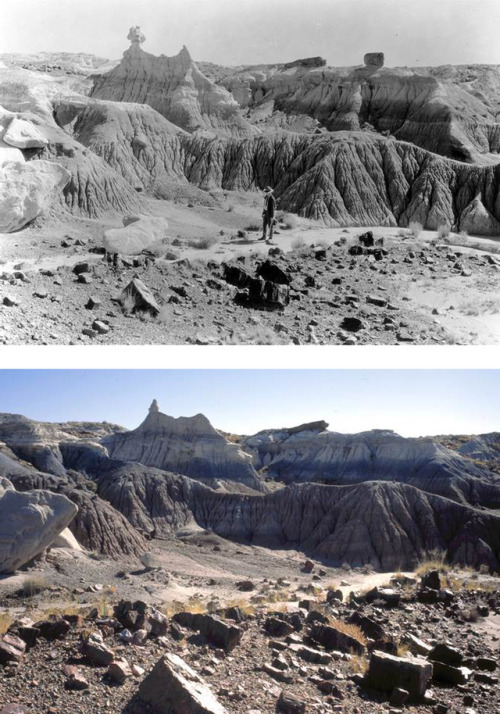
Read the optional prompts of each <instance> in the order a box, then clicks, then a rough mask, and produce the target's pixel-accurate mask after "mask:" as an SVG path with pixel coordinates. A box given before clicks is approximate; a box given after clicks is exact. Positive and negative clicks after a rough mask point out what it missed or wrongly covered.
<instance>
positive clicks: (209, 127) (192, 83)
mask: <svg viewBox="0 0 500 714" xmlns="http://www.w3.org/2000/svg"><path fill="white" fill-rule="evenodd" d="M128 39H130V40H131V42H132V44H131V46H130V48H129V49H128V50H126V51H125V52H124V53H123V59H122V61H121V62H120V64H119V65H118V66H117V67H115V68H114V69H112V70H111V71H110V72H108V73H106V74H104V75H102V76H100V77H98V78H97V79H96V81H95V84H94V88H93V90H92V92H91V96H93V97H96V98H98V99H111V100H113V101H117V102H134V103H136V104H148V105H149V106H150V107H152V108H153V109H156V111H157V112H159V113H160V114H162V115H163V116H164V117H165V118H166V119H168V120H169V121H171V122H173V123H174V124H177V126H180V127H181V128H182V129H185V130H186V131H189V132H194V131H200V130H201V131H209V132H210V133H214V132H215V133H217V134H226V135H231V136H233V135H236V136H238V135H244V134H252V133H254V132H255V129H254V128H253V127H252V126H251V125H250V124H249V123H248V122H247V121H245V119H243V117H242V115H241V112H240V107H239V105H238V103H237V102H236V101H235V99H234V98H233V96H232V95H231V93H230V92H228V91H227V90H226V89H225V88H224V87H220V86H218V85H216V84H214V83H213V82H211V81H210V80H209V79H208V78H207V77H205V75H204V74H202V72H200V70H199V69H198V67H197V66H196V63H195V62H194V61H193V60H192V58H191V55H190V54H189V51H188V50H187V48H186V47H183V48H182V50H181V51H180V52H179V54H178V55H175V56H174V57H166V56H165V55H160V57H155V56H154V55H152V54H149V53H147V52H144V50H143V49H142V48H141V44H142V43H143V42H144V40H145V37H144V35H143V34H142V33H141V31H140V28H139V27H135V28H131V30H130V32H129V36H128Z"/></svg>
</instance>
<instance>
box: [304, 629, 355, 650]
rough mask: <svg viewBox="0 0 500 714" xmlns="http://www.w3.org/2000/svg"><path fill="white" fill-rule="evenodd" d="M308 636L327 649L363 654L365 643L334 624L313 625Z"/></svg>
mask: <svg viewBox="0 0 500 714" xmlns="http://www.w3.org/2000/svg"><path fill="white" fill-rule="evenodd" d="M310 637H311V639H312V640H313V641H314V642H317V643H318V644H320V645H323V647H324V648H325V649H327V650H340V651H341V652H351V651H352V652H355V653H356V654H363V652H364V651H365V649H366V648H365V645H364V644H363V643H362V642H360V641H359V640H357V639H356V638H355V637H352V636H351V635H348V634H347V633H346V632H343V631H342V630H341V629H339V628H338V627H335V625H321V624H315V625H313V627H312V629H311V633H310Z"/></svg>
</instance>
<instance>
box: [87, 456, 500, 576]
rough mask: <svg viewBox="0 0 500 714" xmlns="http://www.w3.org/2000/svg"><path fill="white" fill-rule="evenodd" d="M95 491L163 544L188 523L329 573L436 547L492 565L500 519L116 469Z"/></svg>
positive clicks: (410, 500)
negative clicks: (247, 490)
mask: <svg viewBox="0 0 500 714" xmlns="http://www.w3.org/2000/svg"><path fill="white" fill-rule="evenodd" d="M98 489H99V493H100V495H101V496H102V497H103V498H105V499H106V500H108V501H109V502H110V503H111V504H112V505H113V506H114V507H115V508H116V509H118V510H120V511H121V512H123V513H125V515H126V516H127V518H128V519H129V520H130V522H131V523H133V524H134V525H136V526H137V527H140V528H141V529H144V530H147V531H148V532H150V533H151V534H154V535H155V536H157V537H163V538H165V537H171V536H172V535H174V534H175V531H176V530H178V529H179V528H182V527H183V526H185V525H188V524H189V523H191V522H193V520H194V522H196V523H197V524H198V525H199V526H201V527H203V528H206V529H209V530H213V531H214V532H215V533H217V534H218V535H220V536H222V537H224V538H228V539H231V540H233V539H234V540H238V541H245V542H248V543H254V544H256V545H262V546H265V547H271V548H273V547H276V548H285V547H293V548H296V549H298V550H301V551H302V552H304V553H306V554H309V555H311V556H314V557H317V558H322V559H324V560H325V561H327V562H328V563H330V564H331V565H337V566H340V565H341V564H342V563H345V562H347V563H350V564H351V565H363V564H367V563H370V564H371V565H373V566H374V567H375V568H377V569H381V570H394V569H397V568H411V567H414V566H415V565H416V564H417V562H418V561H419V560H420V559H422V558H423V557H425V555H426V553H428V552H430V551H431V550H435V549H438V550H443V551H445V552H446V553H447V555H448V557H449V558H450V559H451V560H454V561H456V562H461V563H467V564H470V565H472V564H473V565H475V566H477V565H478V564H480V563H485V564H488V566H489V567H491V568H495V569H497V568H498V567H499V565H500V564H499V558H500V516H498V515H495V514H494V513H488V512H485V511H478V510H476V509H474V508H472V507H470V506H466V505H462V504H458V503H454V502H452V501H450V500H449V499H446V498H442V497H440V496H435V495H433V494H426V493H424V492H422V491H419V490H418V489H416V488H413V487H412V486H408V485H406V484H401V483H397V484H395V483H390V484H389V483H382V482H374V481H371V482H368V483H363V484H357V485H351V486H320V485H317V484H306V485H300V486H288V487H286V488H284V489H281V490H278V491H275V492H274V493H272V494H267V495H253V496H245V495H241V494H224V493H219V492H215V491H213V490H212V489H209V488H207V487H206V486H204V485H203V484H200V483H197V482H195V481H192V480H191V479H188V478H186V477H182V476H176V475H173V474H168V473H160V472H158V471H157V470H156V469H148V468H146V467H140V466H139V465H137V464H135V465H134V464H122V465H120V464H116V463H115V464H111V465H110V469H109V470H108V471H107V472H106V473H105V474H104V475H102V476H101V477H100V478H99V479H98Z"/></svg>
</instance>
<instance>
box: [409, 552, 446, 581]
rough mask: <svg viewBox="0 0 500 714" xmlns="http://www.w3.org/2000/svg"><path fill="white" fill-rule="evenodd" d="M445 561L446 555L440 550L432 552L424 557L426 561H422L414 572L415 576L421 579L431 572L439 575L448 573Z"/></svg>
mask: <svg viewBox="0 0 500 714" xmlns="http://www.w3.org/2000/svg"><path fill="white" fill-rule="evenodd" d="M445 561H446V553H445V552H444V551H440V550H437V549H436V550H432V551H430V552H429V553H427V555H426V559H425V560H422V561H421V562H420V564H419V566H418V568H417V569H416V570H415V575H417V576H419V577H421V576H422V575H425V574H426V573H429V572H430V571H431V570H438V571H439V572H440V573H448V572H449V570H450V566H449V565H448V563H446V562H445Z"/></svg>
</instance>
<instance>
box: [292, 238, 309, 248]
mask: <svg viewBox="0 0 500 714" xmlns="http://www.w3.org/2000/svg"><path fill="white" fill-rule="evenodd" d="M305 247H306V244H305V243H304V240H303V238H294V239H293V241H292V250H298V251H300V250H304V248H305Z"/></svg>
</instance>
